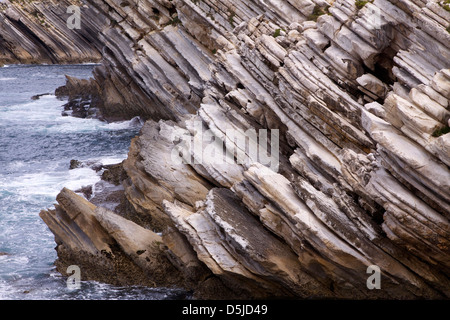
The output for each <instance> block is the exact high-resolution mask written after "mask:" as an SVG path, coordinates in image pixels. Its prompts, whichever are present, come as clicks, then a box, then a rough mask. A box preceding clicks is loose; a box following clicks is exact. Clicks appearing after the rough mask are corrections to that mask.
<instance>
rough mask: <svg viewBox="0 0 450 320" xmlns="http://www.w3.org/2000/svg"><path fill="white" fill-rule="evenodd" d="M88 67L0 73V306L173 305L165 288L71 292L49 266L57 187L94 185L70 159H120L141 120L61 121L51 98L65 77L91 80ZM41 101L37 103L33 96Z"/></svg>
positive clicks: (16, 68) (93, 285)
mask: <svg viewBox="0 0 450 320" xmlns="http://www.w3.org/2000/svg"><path fill="white" fill-rule="evenodd" d="M93 68H94V65H66V66H55V65H44V66H43V65H39V66H38V65H33V66H31V65H9V66H5V67H2V68H0V299H15V300H19V299H45V300H49V299H171V298H177V297H178V296H179V295H180V294H181V293H180V292H179V291H178V290H169V289H165V288H158V289H151V288H143V287H124V288H123V287H115V286H111V285H107V284H102V283H98V282H82V284H81V289H79V290H73V289H72V290H71V289H69V288H68V287H67V283H66V279H65V278H64V277H62V276H61V275H60V274H59V273H58V272H56V270H55V267H54V265H53V263H54V261H55V259H56V258H57V256H56V252H55V250H54V248H55V246H56V244H55V241H54V236H53V234H52V233H51V232H50V231H49V229H48V227H47V226H46V225H45V223H44V222H43V221H42V220H41V219H40V217H39V212H40V210H42V209H46V208H53V205H54V203H55V202H56V201H55V198H56V195H57V194H58V193H59V191H60V190H61V189H62V188H63V187H67V188H69V189H71V190H76V189H78V188H80V187H83V186H88V185H92V184H94V183H96V182H98V181H99V180H100V177H99V174H98V173H97V172H95V171H94V170H92V169H89V168H78V169H73V170H69V164H70V160H71V159H77V160H81V161H97V162H102V163H103V164H111V163H118V162H121V161H122V160H123V159H125V158H126V156H127V152H128V148H129V145H130V140H131V138H132V137H133V136H135V135H137V134H138V132H139V129H140V125H139V124H140V122H139V121H124V122H116V123H109V124H108V123H105V122H101V121H99V120H96V119H80V118H75V117H70V116H69V117H68V116H62V115H61V112H62V110H63V107H62V106H63V104H64V103H65V102H66V101H61V100H58V99H57V98H56V97H55V96H54V91H55V89H56V88H57V87H59V86H61V85H64V83H65V75H66V74H67V75H70V76H73V77H78V78H89V77H90V76H91V75H92V69H93ZM39 94H45V95H43V96H41V97H40V98H39V99H38V100H32V99H31V97H32V96H35V95H39Z"/></svg>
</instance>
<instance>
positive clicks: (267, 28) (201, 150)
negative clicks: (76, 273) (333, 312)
mask: <svg viewBox="0 0 450 320" xmlns="http://www.w3.org/2000/svg"><path fill="white" fill-rule="evenodd" d="M86 3H87V4H88V5H90V6H92V7H94V8H96V10H98V11H100V12H101V14H102V15H104V16H105V17H107V20H109V26H108V27H104V26H102V28H104V29H103V32H102V33H101V34H98V41H100V42H101V45H102V47H103V49H102V58H103V60H102V65H101V66H99V67H97V68H96V69H95V71H94V78H93V79H91V80H89V81H88V82H85V83H84V85H85V86H84V85H83V86H84V87H85V88H89V89H86V92H91V93H92V95H93V96H95V97H96V99H97V100H96V101H97V104H96V105H97V106H98V110H99V111H100V114H101V115H102V117H104V118H105V119H130V118H132V117H134V116H141V117H142V118H143V119H145V120H148V121H147V122H146V124H145V125H144V126H143V128H142V130H141V132H140V135H139V136H138V137H136V138H134V139H133V140H132V142H131V146H130V152H129V154H128V158H127V160H125V161H124V163H123V169H124V171H125V173H126V175H125V176H126V177H125V178H124V179H119V180H122V182H121V183H122V185H123V192H124V196H125V198H126V203H128V204H129V206H125V205H124V206H123V208H125V210H124V211H128V212H129V213H126V212H125V215H124V216H127V214H128V216H127V217H133V221H134V222H135V223H136V224H139V225H141V227H142V228H145V229H146V231H145V232H144V231H143V230H142V229H139V230H141V231H142V232H141V231H139V234H141V233H142V234H149V235H152V233H148V232H147V231H149V232H150V230H152V231H153V232H154V231H156V232H162V234H163V236H162V238H161V242H162V243H163V244H164V245H163V246H162V247H163V250H166V251H165V252H166V257H167V259H168V260H167V261H169V262H170V264H172V265H173V268H175V270H177V272H178V273H177V275H179V276H180V278H179V279H183V280H180V286H186V287H187V288H189V289H191V290H193V291H194V294H195V296H196V297H203V298H210V297H211V296H213V292H214V291H216V292H217V293H218V294H219V295H220V297H225V298H226V297H233V298H235V297H238V298H267V297H290V298H291V297H297V298H307V297H314V298H345V299H349V298H350V299H423V298H425V299H443V298H444V299H448V298H449V297H450V282H449V279H448V276H447V275H448V274H449V271H450V270H449V268H450V261H449V256H450V252H449V248H450V246H449V245H450V244H449V239H450V233H449V232H450V222H449V219H450V215H449V212H450V195H449V192H448V190H450V185H449V181H450V169H449V165H450V153H449V150H450V140H449V139H450V134H449V133H448V132H449V127H448V126H449V121H450V113H449V106H450V104H449V98H450V69H449V68H450V65H449V63H448V61H450V47H449V43H450V41H449V40H450V36H449V33H448V28H449V25H448V19H447V17H448V12H446V10H445V9H444V8H443V7H442V6H440V5H439V4H437V3H435V2H433V1H428V2H420V1H414V2H411V1H407V0H406V1H388V0H375V1H373V2H367V3H365V4H356V3H355V2H354V1H351V0H336V1H329V2H328V1H316V0H313V1H301V2H295V1H277V5H274V4H273V2H268V1H259V0H258V1H251V2H250V1H247V2H245V1H244V2H239V4H236V3H235V2H232V1H224V0H208V1H184V0H174V1H162V0H161V1H158V0H154V1H148V2H138V1H129V5H126V6H122V5H121V3H122V2H121V1H119V0H108V1H101V0H86ZM98 26H100V25H98V24H96V27H95V28H94V29H96V28H97V27H98ZM30 50H31V49H30ZM76 83H80V84H81V82H79V81H76V80H71V79H68V85H69V87H70V86H72V85H74V84H76ZM73 87H75V86H73ZM61 90H63V89H61ZM89 90H91V91H89ZM82 91H84V90H82ZM67 92H70V90H68V91H67ZM76 99H77V98H74V100H73V101H76ZM253 130H254V131H253ZM261 130H269V131H273V132H274V133H275V132H278V135H275V134H274V135H272V134H270V133H269V132H267V136H266V137H267V139H264V138H263V139H261V136H260V135H261V133H262V132H264V131H261ZM275 130H278V131H275ZM227 132H244V133H245V132H247V133H248V134H249V136H248V137H247V138H248V140H246V141H247V142H248V143H247V142H244V143H242V141H239V140H238V139H235V138H232V137H230V135H228V134H227ZM253 132H254V133H255V134H256V133H257V135H258V137H259V139H255V135H252V133H253ZM247 138H246V139H247ZM212 140H214V143H213V142H212ZM251 141H253V142H255V141H264V143H265V145H263V146H259V147H261V150H262V152H261V153H259V154H257V156H255V154H254V153H252V152H251V150H250V149H249V148H250V147H248V146H249V145H251V143H250V142H251ZM275 142H278V144H276V143H275ZM264 143H262V144H264ZM269 146H270V148H269ZM272 146H273V148H272ZM269 149H270V150H271V152H273V154H269V152H268V151H269ZM221 151H223V152H221ZM211 154H214V156H212V157H204V156H205V155H211ZM271 155H273V156H275V155H276V157H271ZM227 159H228V160H231V161H226V160H227ZM224 160H225V161H224ZM241 160H242V161H241ZM66 198H67V199H66ZM59 199H60V200H61V202H60V204H59V205H57V206H56V209H55V210H50V211H47V213H43V214H41V215H42V217H43V219H44V221H45V222H46V223H47V224H48V225H49V227H50V229H51V230H52V232H53V233H55V237H56V240H57V243H60V244H61V245H63V246H64V248H67V250H72V251H75V250H77V249H76V248H79V249H80V250H83V252H86V254H90V255H92V254H93V255H96V254H98V251H99V248H103V249H100V252H101V250H105V252H107V250H112V249H111V246H112V244H111V241H112V243H116V244H117V243H118V244H117V246H118V247H116V249H115V250H116V251H115V252H121V253H122V254H123V256H126V257H127V259H129V260H127V261H129V263H131V264H132V265H133V266H135V267H136V268H139V270H142V268H141V266H143V265H145V262H144V261H142V259H140V258H139V256H137V255H136V254H135V251H134V250H136V251H137V250H149V249H142V248H143V247H144V246H145V245H146V244H145V243H143V242H142V241H141V240H136V242H135V243H134V242H133V241H134V240H131V236H130V232H131V231H130V230H132V228H128V227H126V226H127V225H128V222H125V221H123V220H122V219H118V218H117V217H116V216H114V215H113V213H110V212H106V211H105V212H103V214H101V215H100V216H99V217H100V218H99V217H97V216H96V215H95V206H93V205H92V204H89V203H87V202H85V201H79V200H74V199H76V198H74V197H73V196H71V195H70V192H68V191H67V190H63V192H62V196H59ZM69 199H72V200H70V201H69ZM58 202H59V200H58ZM78 207H80V208H83V210H81V211H82V212H86V213H85V214H83V215H80V217H79V218H76V217H75V216H74V215H73V214H71V212H72V211H73V212H79V211H80V210H79V209H76V208H78ZM71 217H72V218H71ZM97 219H100V220H101V219H106V220H108V221H109V222H105V221H106V220H105V221H104V223H108V226H109V227H111V228H113V227H114V226H115V224H118V225H120V230H122V231H121V233H120V234H121V235H117V237H120V241H125V243H126V244H123V247H121V246H120V241H119V240H117V239H115V238H114V233H113V234H112V235H111V234H110V233H108V232H106V231H105V228H104V227H103V226H102V225H101V224H100V222H98V220H97ZM91 220H95V221H96V222H95V221H94V222H93V221H91ZM102 221H103V220H102ZM63 222H64V223H63ZM78 223H79V224H78ZM84 223H86V224H88V225H89V227H88V226H84V225H83V224H84ZM62 226H64V228H63V227H62ZM95 226H100V227H99V228H100V230H104V231H102V232H104V233H102V234H104V237H101V238H98V235H97V233H95V234H96V235H92V237H93V239H94V240H95V239H96V241H95V243H96V244H94V242H93V240H89V241H87V240H86V239H90V237H91V236H90V233H89V232H90V230H91V229H92V228H94V227H95ZM95 228H97V227H95ZM114 228H116V227H114ZM133 228H134V227H133ZM111 230H112V229H111ZM74 234H76V235H79V237H76V238H74V237H73V236H72V235H74ZM142 238H145V237H142ZM80 239H81V240H80ZM99 239H102V241H100V240H99ZM158 241H159V240H158ZM144 242H145V241H144ZM63 243H66V244H63ZM61 245H59V247H60V248H61ZM141 247H142V248H141ZM160 247H161V246H160ZM108 248H109V249H108ZM117 248H119V249H117ZM111 252H112V251H111ZM115 252H113V253H114V254H116V253H115ZM133 252H134V253H133ZM149 252H150V251H149ZM58 255H59V256H60V259H61V257H64V253H63V251H62V249H58ZM133 257H134V258H133ZM143 257H144V256H143ZM78 258H80V259H83V258H82V257H81V255H80V256H78ZM139 259H140V260H139ZM74 260H76V259H74ZM165 261H166V260H165ZM374 265H375V266H377V267H379V268H380V270H381V275H382V290H370V289H369V288H368V287H367V279H368V277H369V275H368V273H367V270H368V268H369V267H370V266H374ZM163 266H164V268H166V267H167V265H166V262H164V264H163ZM102 268H103V265H100V266H97V270H102ZM122 270H123V269H122ZM133 270H134V269H133ZM196 282H197V283H200V285H195V284H194V283H196ZM219 288H220V289H219Z"/></svg>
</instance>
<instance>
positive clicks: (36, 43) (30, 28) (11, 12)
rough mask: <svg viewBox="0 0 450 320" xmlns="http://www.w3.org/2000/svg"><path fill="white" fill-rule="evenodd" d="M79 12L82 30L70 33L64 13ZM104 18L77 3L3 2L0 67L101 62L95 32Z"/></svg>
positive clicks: (42, 0) (46, 0) (0, 8)
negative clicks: (70, 10)
mask: <svg viewBox="0 0 450 320" xmlns="http://www.w3.org/2000/svg"><path fill="white" fill-rule="evenodd" d="M71 5H77V6H79V7H80V11H81V17H82V20H81V26H80V27H81V28H80V29H77V28H75V29H71V28H69V26H68V23H67V21H68V20H69V18H70V17H71V16H72V14H71V13H70V12H67V8H68V7H70V6H71ZM105 23H106V21H105V16H104V15H103V14H102V12H100V11H97V10H95V9H93V8H92V7H89V6H86V5H83V3H82V2H81V1H78V0H64V1H54V0H32V1H28V0H27V1H24V0H14V1H9V0H5V1H2V2H1V3H0V65H2V64H11V63H25V64H26V63H60V64H63V63H83V62H98V61H99V60H100V59H101V51H102V47H103V45H102V43H101V42H100V41H99V40H98V32H99V31H101V30H102V28H103V27H104V26H105Z"/></svg>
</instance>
